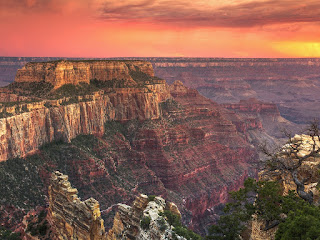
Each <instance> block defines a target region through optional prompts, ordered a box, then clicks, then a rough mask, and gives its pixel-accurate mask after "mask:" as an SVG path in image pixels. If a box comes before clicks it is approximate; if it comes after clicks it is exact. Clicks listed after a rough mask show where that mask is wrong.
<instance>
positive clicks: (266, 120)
mask: <svg viewBox="0 0 320 240" xmlns="http://www.w3.org/2000/svg"><path fill="white" fill-rule="evenodd" d="M67 62H68V61H62V62H60V61H59V62H57V63H54V64H63V66H65V67H66V68H67V69H66V71H64V70H63V71H62V70H61V69H60V70H59V71H58V73H57V68H55V67H47V66H51V64H53V63H52V62H49V63H47V64H44V63H42V62H41V63H32V64H27V66H26V67H24V68H22V69H21V71H18V74H17V78H16V80H17V81H15V82H14V83H12V85H9V87H5V88H2V89H1V92H2V96H3V97H2V99H3V102H2V106H1V111H2V113H3V114H9V115H3V116H2V118H1V119H0V123H1V126H0V139H1V148H0V150H1V151H0V154H1V155H0V156H1V161H2V162H1V163H0V176H1V178H2V179H3V181H2V182H1V184H0V191H1V192H3V193H4V194H3V195H2V196H1V198H0V202H1V206H2V208H3V209H8V210H5V211H3V212H2V213H1V215H0V221H1V224H2V225H5V226H6V227H8V228H11V229H13V230H14V229H15V228H16V227H17V226H19V225H17V224H16V223H17V221H18V222H19V219H21V215H23V214H22V213H23V212H26V211H30V210H32V209H34V208H36V207H39V206H45V204H46V202H48V193H47V189H48V187H49V185H50V181H49V179H50V176H51V173H52V172H53V171H56V170H59V171H61V172H63V173H64V174H67V175H68V176H69V179H70V181H71V182H72V183H73V185H74V186H75V187H76V188H77V189H78V196H79V197H81V198H83V199H88V198H90V197H93V198H94V199H96V200H97V201H98V202H99V204H100V209H101V218H102V219H104V221H105V226H106V231H107V230H109V229H110V228H111V226H112V220H113V218H114V215H115V209H114V207H113V206H115V205H116V204H118V203H123V204H129V205H131V203H132V202H133V201H134V199H135V196H136V195H139V194H140V193H144V194H148V195H159V196H161V197H163V198H165V199H168V201H171V202H174V203H175V204H176V205H177V206H178V208H179V209H180V210H181V214H182V220H183V223H184V224H186V225H187V226H189V227H190V228H193V229H195V230H196V231H198V232H201V233H204V232H205V231H206V230H205V229H206V226H207V225H209V224H211V223H213V222H214V221H215V220H216V218H217V215H216V214H217V211H219V208H220V206H221V204H223V203H225V202H226V201H227V200H228V192H230V191H232V190H237V189H238V188H239V187H240V186H242V184H243V180H244V179H245V178H247V177H248V176H251V177H255V176H257V172H258V167H259V164H260V163H259V161H258V160H259V157H258V152H257V150H256V147H257V146H258V145H259V144H260V143H262V142H264V141H268V142H270V143H275V142H276V140H275V138H274V136H276V132H277V130H278V129H280V128H281V127H283V126H289V127H290V126H292V127H296V125H295V124H294V123H291V122H290V121H288V120H286V119H284V118H282V117H281V115H280V113H279V110H278V107H277V106H276V105H275V104H269V103H265V102H263V101H261V100H257V99H249V100H247V101H240V102H238V103H232V104H230V103H227V104H218V103H216V102H213V101H212V100H210V99H208V98H206V97H204V96H202V95H201V94H200V93H199V92H198V91H197V90H196V89H192V88H189V87H186V86H185V85H184V83H182V81H174V82H173V83H172V84H170V85H168V84H167V83H166V82H165V81H164V80H161V79H159V78H156V77H154V74H153V72H154V71H153V69H152V65H151V64H149V63H145V62H143V66H142V67H141V66H140V67H141V68H139V66H135V67H134V68H133V69H132V71H127V70H126V71H124V72H122V71H116V72H112V71H111V72H112V74H116V75H113V77H112V78H107V77H106V78H104V76H103V74H108V73H109V72H110V71H109V68H110V64H111V63H112V61H109V60H108V61H107V63H108V64H107V65H104V64H100V63H99V64H100V66H108V67H106V69H104V70H103V71H102V70H101V68H100V67H99V68H90V67H89V68H87V65H86V64H89V65H90V64H93V63H92V62H89V63H88V62H84V64H83V65H81V64H80V65H81V66H84V68H81V69H82V70H79V71H78V70H77V69H79V66H78V65H77V64H79V62H76V64H75V65H77V67H75V65H73V64H74V63H73V61H70V62H69V63H67ZM98 62H100V61H98ZM70 64H71V65H72V66H73V67H72V70H70V69H69V68H71V67H70V66H71V65H70ZM94 64H95V63H94ZM94 64H93V65H94ZM114 64H115V66H118V65H119V64H120V63H119V61H114ZM130 64H131V62H130V61H129V62H128V61H125V62H124V63H123V64H122V63H121V64H120V65H121V66H123V67H124V69H125V66H126V67H127V69H129V67H128V66H131V65H130ZM134 64H136V62H135V61H133V62H132V66H134ZM111 65H112V64H111ZM43 66H46V67H43ZM54 66H56V65H54ZM26 69H29V70H26ZM30 69H31V70H30ZM34 69H36V70H34ZM37 69H44V70H41V71H44V72H45V74H44V73H43V72H41V71H40V70H39V72H40V73H39V74H37V73H36V72H37V71H38V70H37ZM75 69H76V70H75ZM83 69H93V70H92V71H93V72H91V73H90V71H91V70H90V71H89V73H88V74H89V76H96V77H95V78H96V80H97V81H98V82H99V84H100V82H102V83H103V84H104V83H105V82H108V81H109V82H110V81H113V79H115V80H114V81H113V82H112V83H113V84H114V83H115V84H117V80H119V81H120V82H121V80H123V79H124V75H123V74H127V75H126V76H127V80H128V81H129V82H127V81H126V82H124V83H123V84H124V85H121V86H120V87H119V86H118V87H111V86H110V85H109V83H107V85H103V84H102V85H95V87H96V86H102V87H100V88H99V89H97V88H93V89H94V90H92V91H91V90H90V91H89V90H88V89H91V87H92V86H91V85H92V84H93V83H92V82H91V81H89V82H88V81H87V79H88V78H87V76H88V75H82V74H83V72H82V71H84V70H83ZM97 69H98V70H97ZM111 69H114V68H113V67H111ZM69 70H70V71H69ZM34 71H36V72H34ZM95 71H98V73H99V74H100V73H101V71H102V72H103V74H101V75H99V74H96V75H95V73H94V72H95ZM61 72H63V74H61ZM24 74H25V76H23V75H24ZM55 74H58V75H59V76H60V77H61V78H60V80H59V81H54V80H52V79H56V78H55V77H53V78H51V77H48V78H46V76H55ZM77 74H80V75H81V76H85V77H83V78H81V77H79V78H76V77H74V76H77ZM117 74H118V75H117ZM37 76H39V77H38V78H37ZM43 76H45V78H44V79H43ZM32 78H35V81H34V82H36V83H37V82H39V81H40V84H43V82H45V83H49V84H51V85H52V87H51V88H50V89H49V91H50V93H52V94H53V95H50V96H54V97H56V96H58V95H54V93H57V92H59V91H60V90H61V89H62V88H64V87H65V86H69V85H72V86H77V87H83V86H84V87H83V88H84V89H86V90H88V92H85V93H86V94H84V95H83V94H82V95H77V96H62V97H61V96H60V95H59V98H47V95H43V96H40V97H39V96H34V95H30V93H29V92H28V94H25V93H26V90H25V88H23V87H20V88H18V87H19V86H29V84H31V85H32V84H34V82H31V83H30V80H31V79H32ZM75 79H80V81H78V82H74V80H75ZM82 79H86V80H83V81H84V82H82ZM89 79H90V77H89ZM90 80H91V79H90ZM63 83H66V85H62V86H61V84H63ZM137 83H138V84H137ZM19 84H27V85H19ZM55 84H56V85H55ZM95 84H96V82H95ZM10 86H11V87H10ZM37 86H38V85H37ZM39 86H43V85H39ZM69 87H70V86H69ZM24 94H25V95H24ZM8 96H10V97H8ZM35 98H36V99H35ZM11 99H14V100H15V101H14V102H12V100H11ZM71 100H72V101H71ZM9 103H12V104H9ZM273 125H274V126H276V127H272V126H273ZM7 186H10V188H8V187H7ZM9 210H10V211H11V212H17V213H16V214H15V215H16V216H17V217H15V218H14V219H10V218H8V217H7V216H8V215H10V213H9V212H8V211H9Z"/></svg>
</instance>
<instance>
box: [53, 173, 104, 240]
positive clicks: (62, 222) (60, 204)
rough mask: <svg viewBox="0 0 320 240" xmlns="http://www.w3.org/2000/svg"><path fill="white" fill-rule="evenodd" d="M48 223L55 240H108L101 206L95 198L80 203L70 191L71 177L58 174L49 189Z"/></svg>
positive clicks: (55, 174) (54, 174)
mask: <svg viewBox="0 0 320 240" xmlns="http://www.w3.org/2000/svg"><path fill="white" fill-rule="evenodd" d="M48 191H49V211H48V216H47V219H48V222H49V224H50V225H51V229H52V230H53V231H54V233H53V236H52V238H53V239H61V240H62V239H70V240H71V239H78V240H89V239H90V240H102V239H106V237H105V229H104V224H103V220H102V219H101V213H100V207H99V202H98V201H96V200H95V199H93V198H90V199H87V200H85V201H81V200H80V199H79V198H78V195H77V194H78V191H77V189H75V188H72V187H71V184H70V182H69V181H68V176H66V175H63V174H62V173H60V172H55V173H53V174H52V177H51V186H50V187H49V190H48Z"/></svg>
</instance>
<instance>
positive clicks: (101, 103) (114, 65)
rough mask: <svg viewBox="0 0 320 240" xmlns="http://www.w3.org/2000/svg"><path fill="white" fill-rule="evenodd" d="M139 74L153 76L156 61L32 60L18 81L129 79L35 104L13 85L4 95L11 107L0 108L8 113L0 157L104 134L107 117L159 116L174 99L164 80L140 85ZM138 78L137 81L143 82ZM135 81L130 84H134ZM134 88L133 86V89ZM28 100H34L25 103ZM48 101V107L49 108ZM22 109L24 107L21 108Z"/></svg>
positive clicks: (2, 121)
mask: <svg viewBox="0 0 320 240" xmlns="http://www.w3.org/2000/svg"><path fill="white" fill-rule="evenodd" d="M136 72H139V74H140V75H139V76H140V77H141V73H142V77H143V76H146V75H147V76H149V77H153V76H154V74H153V68H152V65H151V64H150V63H148V62H144V61H84V62H81V61H57V62H46V63H28V64H26V65H25V66H24V67H23V68H22V69H20V70H19V71H18V72H17V75H16V83H19V82H33V83H34V82H43V81H44V82H48V83H51V84H52V85H53V86H54V87H60V86H61V85H63V84H79V83H81V82H84V83H90V80H91V79H96V80H98V81H110V80H114V81H123V80H124V81H127V83H126V84H124V86H125V87H122V88H112V89H111V90H110V89H109V90H100V91H98V92H95V93H91V94H89V95H86V96H78V97H77V100H76V102H75V103H72V104H71V103H70V104H63V103H64V102H67V101H69V96H65V97H64V98H63V99H57V100H48V99H43V98H42V99H41V100H37V101H34V102H30V101H32V99H31V98H30V97H25V98H24V96H22V97H20V96H18V95H17V94H13V93H12V92H14V91H15V89H10V90H11V92H10V91H9V89H3V90H2V92H1V93H0V98H1V99H3V100H4V102H7V105H8V104H10V102H13V103H14V104H12V106H9V107H8V106H7V105H4V106H1V107H0V112H1V113H3V112H5V113H9V114H10V116H9V117H2V118H0V139H1V144H0V161H4V160H7V159H9V158H14V157H19V156H25V155H26V154H28V153H32V152H34V151H36V150H37V149H38V148H39V147H40V146H41V145H43V144H45V143H48V142H52V141H59V140H62V141H66V142H70V140H71V139H73V138H75V137H76V136H78V135H80V134H96V135H101V134H103V133H104V127H105V126H104V124H105V122H106V121H110V120H115V121H128V120H132V119H139V120H146V119H150V120H152V119H158V118H159V117H160V115H161V111H160V108H159V104H160V103H161V102H163V101H166V100H167V99H169V98H171V95H170V93H169V89H168V86H167V84H166V82H165V81H164V80H157V81H156V82H152V83H150V82H146V81H145V82H144V85H143V86H141V85H139V87H138V86H136V85H137V82H136V81H134V80H133V79H132V77H131V76H132V75H134V73H136ZM139 76H138V77H137V76H136V78H135V79H136V80H137V79H138V80H137V81H140V80H141V81H143V79H139ZM131 83H132V84H131ZM129 86H131V87H129ZM26 99H27V100H28V101H29V102H30V103H26V102H22V101H24V100H26ZM48 104H49V105H50V107H48ZM21 109H24V111H23V112H21Z"/></svg>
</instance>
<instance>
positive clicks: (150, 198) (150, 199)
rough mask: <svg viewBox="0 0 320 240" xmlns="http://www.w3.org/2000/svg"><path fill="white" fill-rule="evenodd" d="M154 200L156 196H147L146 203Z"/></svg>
mask: <svg viewBox="0 0 320 240" xmlns="http://www.w3.org/2000/svg"><path fill="white" fill-rule="evenodd" d="M155 198H156V195H149V196H148V201H149V202H151V201H154V199H155Z"/></svg>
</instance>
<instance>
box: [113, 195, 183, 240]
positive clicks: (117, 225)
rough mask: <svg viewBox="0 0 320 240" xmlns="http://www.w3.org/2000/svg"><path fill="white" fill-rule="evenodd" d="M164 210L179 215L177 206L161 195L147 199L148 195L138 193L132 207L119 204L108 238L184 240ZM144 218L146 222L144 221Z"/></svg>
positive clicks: (121, 239)
mask: <svg viewBox="0 0 320 240" xmlns="http://www.w3.org/2000/svg"><path fill="white" fill-rule="evenodd" d="M164 210H168V211H170V212H171V213H172V214H175V215H177V216H180V217H181V214H180V212H179V210H178V208H177V206H176V205H175V204H174V203H171V202H166V201H165V200H164V199H163V198H161V197H155V198H154V199H153V200H149V199H148V196H146V195H143V194H140V195H139V196H137V197H136V199H135V201H134V203H133V205H132V207H130V206H128V205H125V204H119V207H118V212H117V213H116V216H115V218H114V223H113V227H112V229H110V230H109V232H108V240H125V239H137V240H164V239H167V240H173V239H180V240H185V238H184V237H182V236H179V235H178V234H176V233H174V231H173V227H172V226H171V225H170V224H169V222H168V221H167V219H166V217H165V216H164V214H163V212H164ZM146 219H148V220H147V221H148V223H146V222H144V221H146ZM143 223H145V225H144V224H143Z"/></svg>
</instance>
